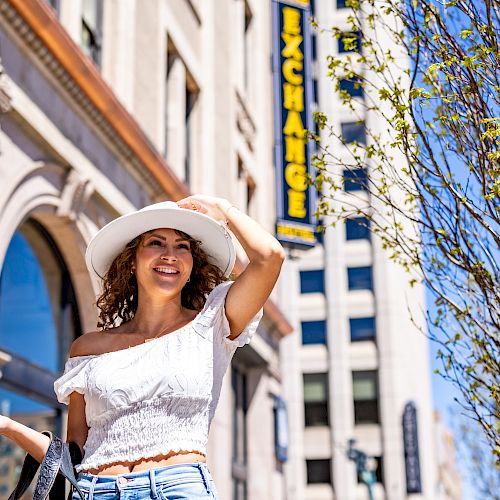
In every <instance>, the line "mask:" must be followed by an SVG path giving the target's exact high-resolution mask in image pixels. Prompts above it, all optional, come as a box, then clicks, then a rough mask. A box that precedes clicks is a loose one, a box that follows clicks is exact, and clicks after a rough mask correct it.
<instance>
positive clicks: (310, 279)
mask: <svg viewBox="0 0 500 500" xmlns="http://www.w3.org/2000/svg"><path fill="white" fill-rule="evenodd" d="M324 275H325V273H324V271H323V269H318V270H314V271H300V293H316V292H319V293H325V276H324Z"/></svg>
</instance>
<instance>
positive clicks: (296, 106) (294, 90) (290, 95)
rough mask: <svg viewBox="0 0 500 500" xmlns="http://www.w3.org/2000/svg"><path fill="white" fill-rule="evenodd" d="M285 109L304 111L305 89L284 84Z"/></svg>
mask: <svg viewBox="0 0 500 500" xmlns="http://www.w3.org/2000/svg"><path fill="white" fill-rule="evenodd" d="M283 107H284V108H285V109H293V110H294V111H299V112H300V111H303V110H304V87H297V86H296V85H290V84H289V83H284V84H283Z"/></svg>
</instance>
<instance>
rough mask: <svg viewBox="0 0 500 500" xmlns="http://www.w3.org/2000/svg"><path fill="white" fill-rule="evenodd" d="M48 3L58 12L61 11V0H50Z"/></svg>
mask: <svg viewBox="0 0 500 500" xmlns="http://www.w3.org/2000/svg"><path fill="white" fill-rule="evenodd" d="M48 3H49V4H50V5H51V7H52V8H53V9H54V10H55V11H56V12H57V13H58V12H59V0H48Z"/></svg>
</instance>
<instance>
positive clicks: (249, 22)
mask: <svg viewBox="0 0 500 500" xmlns="http://www.w3.org/2000/svg"><path fill="white" fill-rule="evenodd" d="M268 10H269V9H268V6H267V5H266V4H265V3H263V2H259V1H253V0H252V1H251V0H248V1H243V0H242V1H235V0H224V1H222V2H217V3H216V2H205V1H202V0H176V1H173V2H171V1H167V0H148V1H142V0H52V1H46V0H8V1H7V0H6V1H3V2H1V3H0V57H1V76H0V112H1V122H0V185H1V189H0V235H1V237H0V267H1V279H0V351H1V352H0V364H1V376H0V407H1V410H0V411H1V412H2V413H3V414H9V415H11V416H12V417H13V418H17V419H18V420H20V421H22V422H25V423H27V424H28V425H31V426H32V427H34V428H37V429H42V428H50V429H51V430H53V431H55V432H56V433H58V434H64V420H65V419H64V413H65V408H64V407H62V406H61V405H59V404H58V403H57V401H56V400H55V395H54V393H53V389H52V384H53V381H54V379H55V378H56V377H57V376H58V374H59V373H60V372H61V370H62V368H63V365H64V362H65V359H66V357H67V355H68V350H69V347H70V345H71V342H72V341H73V340H74V338H76V337H77V336H79V335H81V334H82V333H84V332H86V331H90V330H94V329H95V328H96V319H97V316H96V308H95V305H94V304H95V296H96V293H97V291H98V284H97V283H94V282H92V281H91V279H90V277H89V275H88V273H87V270H86V268H85V263H84V251H85V247H86V244H87V243H88V241H89V240H90V238H91V237H92V235H93V234H95V232H96V231H97V230H98V229H99V227H102V226H103V225H104V224H105V223H107V222H108V221H110V220H112V219H113V218H115V217H117V216H119V215H121V214H124V213H126V212H129V211H132V210H135V209H136V208H140V207H142V206H145V205H147V204H150V203H153V202H157V201H162V200H165V199H173V200H178V199H181V198H183V197H185V196H188V195H189V194H190V193H196V192H201V193H206V194H211V195H216V196H222V197H226V198H228V199H230V200H231V202H232V203H234V204H235V205H237V206H238V207H239V208H240V209H242V210H243V211H246V212H248V213H249V214H250V215H251V216H253V217H254V218H256V219H257V220H259V221H260V222H261V224H262V225H263V226H264V227H266V228H267V229H268V230H270V231H273V228H274V192H273V185H274V181H273V180H274V169H273V160H272V154H273V153H272V145H273V138H272V134H271V133H270V131H271V130H272V76H271V71H270V68H269V59H268V58H269V54H270V48H269V45H268V44H269V43H270V42H269V41H270V37H271V35H270V31H271V20H270V16H269V12H268ZM244 265H245V256H244V254H243V253H242V252H240V253H239V263H238V269H239V270H240V271H241V269H242V268H243V266H244ZM276 299H277V295H273V296H272V297H271V299H270V300H269V301H268V303H267V304H266V306H265V311H264V318H263V321H262V322H261V325H260V327H259V331H258V334H257V335H256V336H255V338H254V339H252V341H251V343H250V344H249V345H248V346H245V347H244V348H242V349H240V350H239V351H238V353H237V354H236V355H235V358H234V360H233V363H232V366H231V369H230V370H229V371H228V374H227V375H226V377H225V380H224V386H223V391H222V394H221V398H220V403H219V407H218V410H217V413H216V416H215V419H214V421H213V423H212V428H211V434H210V440H209V466H210V468H211V470H212V473H213V475H214V478H215V481H216V484H217V485H218V489H219V493H220V496H221V498H228V499H229V498H235V499H240V498H241V499H243V498H248V499H252V498H255V499H257V498H283V497H284V496H285V483H284V481H285V477H284V472H283V467H282V463H281V462H280V460H278V458H277V457H276V449H275V434H276V430H275V428H276V426H277V423H276V413H277V412H276V410H275V408H276V405H277V401H279V400H280V399H279V398H280V397H281V396H282V384H281V370H280V365H279V343H280V341H281V339H282V338H283V337H286V336H287V335H288V334H289V333H290V332H291V326H290V324H289V323H288V322H287V320H286V318H285V317H284V315H283V314H282V312H281V311H280V309H279V308H278V306H277V301H276ZM0 447H1V450H2V453H1V455H2V458H1V459H0V498H7V494H8V492H9V490H10V489H11V488H12V486H13V484H14V482H15V480H16V473H17V472H18V469H16V466H17V465H18V464H19V461H20V460H21V458H22V456H23V453H22V450H19V449H17V448H16V447H14V446H12V445H11V444H10V443H8V442H7V441H6V440H4V439H3V440H1V442H0ZM16 471H17V472H16Z"/></svg>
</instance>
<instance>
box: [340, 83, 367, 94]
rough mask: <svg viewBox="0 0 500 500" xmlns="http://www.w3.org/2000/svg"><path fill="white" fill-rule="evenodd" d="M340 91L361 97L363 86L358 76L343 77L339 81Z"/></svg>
mask: <svg viewBox="0 0 500 500" xmlns="http://www.w3.org/2000/svg"><path fill="white" fill-rule="evenodd" d="M339 89H340V91H341V92H347V93H348V94H349V95H350V96H351V97H363V87H362V83H361V80H360V79H359V78H351V79H347V78H343V79H342V80H340V81H339Z"/></svg>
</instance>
